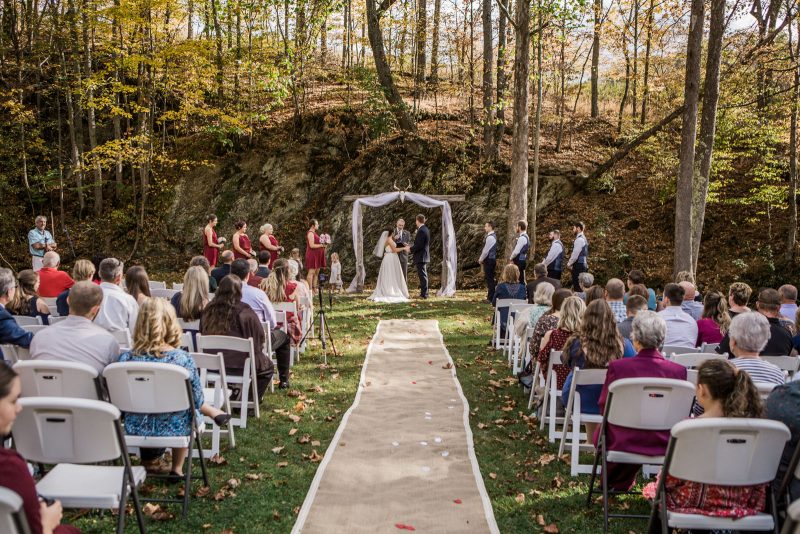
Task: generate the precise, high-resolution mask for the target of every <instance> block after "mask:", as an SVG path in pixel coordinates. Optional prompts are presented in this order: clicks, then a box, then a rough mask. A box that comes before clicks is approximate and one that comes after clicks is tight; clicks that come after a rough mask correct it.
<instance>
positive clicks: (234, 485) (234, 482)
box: [228, 478, 241, 488]
mask: <svg viewBox="0 0 800 534" xmlns="http://www.w3.org/2000/svg"><path fill="white" fill-rule="evenodd" d="M239 484H241V482H240V481H239V479H238V478H231V479H229V480H228V486H229V487H231V488H238V487H239Z"/></svg>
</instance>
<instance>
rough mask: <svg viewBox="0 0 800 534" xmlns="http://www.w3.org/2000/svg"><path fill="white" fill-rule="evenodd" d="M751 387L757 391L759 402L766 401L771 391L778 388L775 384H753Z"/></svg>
mask: <svg viewBox="0 0 800 534" xmlns="http://www.w3.org/2000/svg"><path fill="white" fill-rule="evenodd" d="M753 385H754V386H755V387H756V389H757V390H758V396H759V397H761V400H767V397H769V394H770V393H772V390H773V389H775V388H776V387H777V386H778V384H776V383H775V382H753Z"/></svg>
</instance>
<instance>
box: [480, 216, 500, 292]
mask: <svg viewBox="0 0 800 534" xmlns="http://www.w3.org/2000/svg"><path fill="white" fill-rule="evenodd" d="M483 230H484V231H485V232H486V239H485V240H484V243H483V251H481V257H480V258H478V263H479V264H480V265H481V266H482V267H483V276H484V277H485V278H486V290H487V293H486V299H487V300H488V301H489V302H494V288H495V286H496V282H495V280H494V270H495V268H496V267H497V234H495V232H494V221H489V222H487V223H486V224H485V225H484V226H483Z"/></svg>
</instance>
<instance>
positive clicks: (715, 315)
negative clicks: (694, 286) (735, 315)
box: [703, 291, 731, 333]
mask: <svg viewBox="0 0 800 534" xmlns="http://www.w3.org/2000/svg"><path fill="white" fill-rule="evenodd" d="M703 319H713V321H714V322H715V323H717V324H718V325H719V329H720V331H722V332H723V333H724V332H727V331H728V327H729V326H730V325H731V316H730V314H728V303H727V302H725V297H723V296H722V294H721V293H717V292H716V291H712V292H710V293H708V294H707V295H706V296H705V298H704V299H703Z"/></svg>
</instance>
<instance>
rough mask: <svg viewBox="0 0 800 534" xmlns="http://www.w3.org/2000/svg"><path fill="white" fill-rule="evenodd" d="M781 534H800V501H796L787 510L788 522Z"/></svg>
mask: <svg viewBox="0 0 800 534" xmlns="http://www.w3.org/2000/svg"><path fill="white" fill-rule="evenodd" d="M781 534H800V499H798V500H796V501H794V502H793V503H792V504H791V505H790V506H789V509H788V510H786V522H785V523H784V524H783V530H781Z"/></svg>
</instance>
